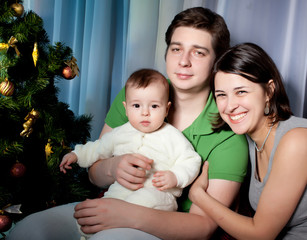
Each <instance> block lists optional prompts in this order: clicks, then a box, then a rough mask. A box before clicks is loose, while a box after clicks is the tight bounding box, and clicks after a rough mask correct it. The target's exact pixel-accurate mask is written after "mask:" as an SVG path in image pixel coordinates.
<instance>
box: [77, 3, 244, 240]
mask: <svg viewBox="0 0 307 240" xmlns="http://www.w3.org/2000/svg"><path fill="white" fill-rule="evenodd" d="M166 43H167V50H166V68H167V74H168V77H169V79H170V82H171V89H172V92H171V95H172V96H171V102H172V107H171V109H170V112H169V115H168V122H169V123H170V124H172V125H173V126H175V127H176V128H177V129H179V130H180V131H182V132H183V134H184V135H185V136H186V137H187V138H188V139H189V140H190V142H191V143H192V145H193V146H194V148H195V150H196V151H197V152H198V153H199V154H200V155H201V157H202V159H203V160H208V161H209V162H210V163H211V165H212V168H211V169H210V172H209V175H210V176H209V177H210V187H209V189H208V192H209V193H210V195H211V196H212V197H214V198H215V199H217V200H219V201H221V202H222V203H223V204H225V205H226V206H230V205H231V204H232V202H233V200H234V199H235V197H236V196H237V193H238V191H239V188H240V185H241V184H240V183H241V182H242V181H243V179H244V176H245V172H246V165H247V156H248V154H247V145H246V142H245V141H246V140H245V139H244V136H239V135H235V134H233V132H232V131H229V130H227V131H221V132H219V133H214V132H213V131H212V129H211V125H210V117H211V114H212V113H217V109H216V105H215V103H214V100H213V97H212V94H210V86H209V76H210V74H211V69H212V67H213V63H214V61H215V59H216V57H218V56H220V55H221V54H222V52H223V51H225V50H226V49H227V48H228V46H229V32H228V30H227V27H226V25H225V22H224V20H223V19H222V18H221V17H220V16H219V15H217V14H215V13H213V12H211V11H210V10H208V9H204V8H193V9H188V10H186V11H184V12H182V13H179V14H178V15H177V16H176V17H175V18H174V20H173V22H172V23H171V25H170V27H169V28H168V30H167V32H166ZM124 99H125V96H124V94H123V92H121V93H120V94H119V95H118V97H117V98H116V99H115V101H114V103H113V104H112V107H111V109H110V111H109V114H108V116H107V118H106V125H105V127H104V129H103V133H105V132H107V131H109V130H110V129H111V128H114V127H116V126H118V125H121V124H123V123H125V122H126V121H127V118H126V116H125V112H124V108H123V107H122V101H124ZM103 133H102V134H103ZM148 162H149V159H146V158H145V157H143V156H139V155H138V156H135V155H124V156H120V157H114V158H111V159H103V160H100V161H98V162H97V163H96V164H94V165H93V166H92V167H91V168H90V171H89V173H90V178H91V180H92V182H94V183H95V184H96V185H98V186H106V185H109V184H111V183H113V182H114V180H115V179H116V180H117V181H118V182H119V183H121V184H122V185H123V186H126V187H128V188H130V189H138V188H140V187H142V184H143V182H144V175H145V172H144V171H143V170H139V169H136V168H135V166H138V167H140V168H142V169H149V168H150V164H148ZM179 209H180V210H181V211H184V212H189V213H183V212H166V211H157V210H153V209H149V208H143V207H140V206H136V205H132V204H127V203H125V202H122V201H116V200H112V201H109V200H108V201H106V199H95V200H89V201H85V202H83V203H81V204H79V205H77V206H76V213H75V217H76V218H77V219H78V223H79V224H80V225H82V226H83V228H82V230H83V231H84V232H88V233H94V232H99V231H101V232H99V233H97V234H95V235H94V236H93V237H92V239H157V238H161V239H207V238H209V237H210V236H211V235H212V234H213V232H214V231H215V230H216V228H217V225H216V223H215V222H214V221H212V219H210V218H209V217H208V216H207V215H206V214H205V213H204V212H203V211H202V210H200V209H199V208H198V207H197V206H196V205H194V204H192V206H191V202H190V201H189V200H188V198H187V192H185V194H183V196H182V197H181V199H180V201H179ZM100 212H103V214H99V213H100ZM165 223H166V224H165ZM108 228H112V229H110V230H105V229H108ZM123 228H124V229H123ZM136 229H137V230H136ZM102 230H104V231H102ZM139 230H140V231H139ZM148 233H149V234H148ZM153 235H154V236H153ZM155 236H156V237H155Z"/></svg>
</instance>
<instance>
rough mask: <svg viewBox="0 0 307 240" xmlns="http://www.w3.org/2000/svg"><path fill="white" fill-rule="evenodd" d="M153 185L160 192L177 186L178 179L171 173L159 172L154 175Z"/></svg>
mask: <svg viewBox="0 0 307 240" xmlns="http://www.w3.org/2000/svg"><path fill="white" fill-rule="evenodd" d="M152 184H153V185H154V186H155V187H156V188H158V189H159V190H160V191H163V190H166V189H169V188H173V187H176V186H177V177H176V175H175V174H174V173H172V172H171V171H158V172H156V173H155V174H154V179H153V180H152Z"/></svg>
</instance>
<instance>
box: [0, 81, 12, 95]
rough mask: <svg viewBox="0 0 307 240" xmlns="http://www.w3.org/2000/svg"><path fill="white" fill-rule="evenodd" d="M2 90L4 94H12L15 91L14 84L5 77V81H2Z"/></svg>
mask: <svg viewBox="0 0 307 240" xmlns="http://www.w3.org/2000/svg"><path fill="white" fill-rule="evenodd" d="M0 92H1V94H2V95H3V96H6V97H8V96H11V95H12V94H13V93H14V84H13V83H12V82H10V81H9V80H8V79H7V78H5V81H3V82H2V83H0Z"/></svg>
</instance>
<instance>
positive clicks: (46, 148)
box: [45, 139, 53, 160]
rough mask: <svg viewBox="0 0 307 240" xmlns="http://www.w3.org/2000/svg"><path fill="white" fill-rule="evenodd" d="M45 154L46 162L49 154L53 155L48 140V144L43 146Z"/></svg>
mask: <svg viewBox="0 0 307 240" xmlns="http://www.w3.org/2000/svg"><path fill="white" fill-rule="evenodd" d="M45 153H46V160H47V159H48V158H49V156H50V155H51V153H53V151H52V146H51V140H50V139H48V143H47V144H46V146H45Z"/></svg>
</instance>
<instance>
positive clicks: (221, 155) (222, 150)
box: [105, 88, 248, 212]
mask: <svg viewBox="0 0 307 240" xmlns="http://www.w3.org/2000/svg"><path fill="white" fill-rule="evenodd" d="M123 101H125V89H124V88H123V89H122V90H121V91H120V92H119V94H118V95H117V96H116V98H115V100H114V102H113V103H112V105H111V108H110V110H109V112H108V114H107V116H106V119H105V123H106V124H107V125H108V126H110V127H111V128H115V127H118V126H120V125H122V124H124V123H126V122H127V121H128V118H127V116H126V113H125V108H124V106H123V103H122V102H123ZM217 112H218V110H217V106H216V103H215V101H214V99H213V96H212V93H210V95H209V98H208V101H207V104H206V106H205V108H204V110H203V111H202V112H201V114H200V115H199V116H198V117H197V119H195V121H194V122H193V123H192V124H191V125H190V126H189V127H188V128H186V129H185V130H184V131H183V132H182V133H183V134H184V135H185V136H186V138H187V139H188V140H189V141H190V142H191V143H192V145H193V146H194V148H195V150H196V151H197V152H198V154H199V155H200V156H201V157H202V159H203V161H204V160H208V162H209V165H210V167H209V179H224V180H230V181H236V182H243V180H244V177H245V175H246V170H247V163H248V145H247V141H246V138H245V136H244V135H236V134H235V133H234V132H232V131H230V130H229V131H225V130H223V131H221V132H218V133H217V132H213V130H212V129H211V124H210V116H212V113H217ZM174 141H176V140H174ZM178 206H179V210H180V211H185V212H188V211H189V209H190V207H191V201H190V200H189V199H188V188H186V189H184V192H183V194H182V196H181V197H180V199H178Z"/></svg>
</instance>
